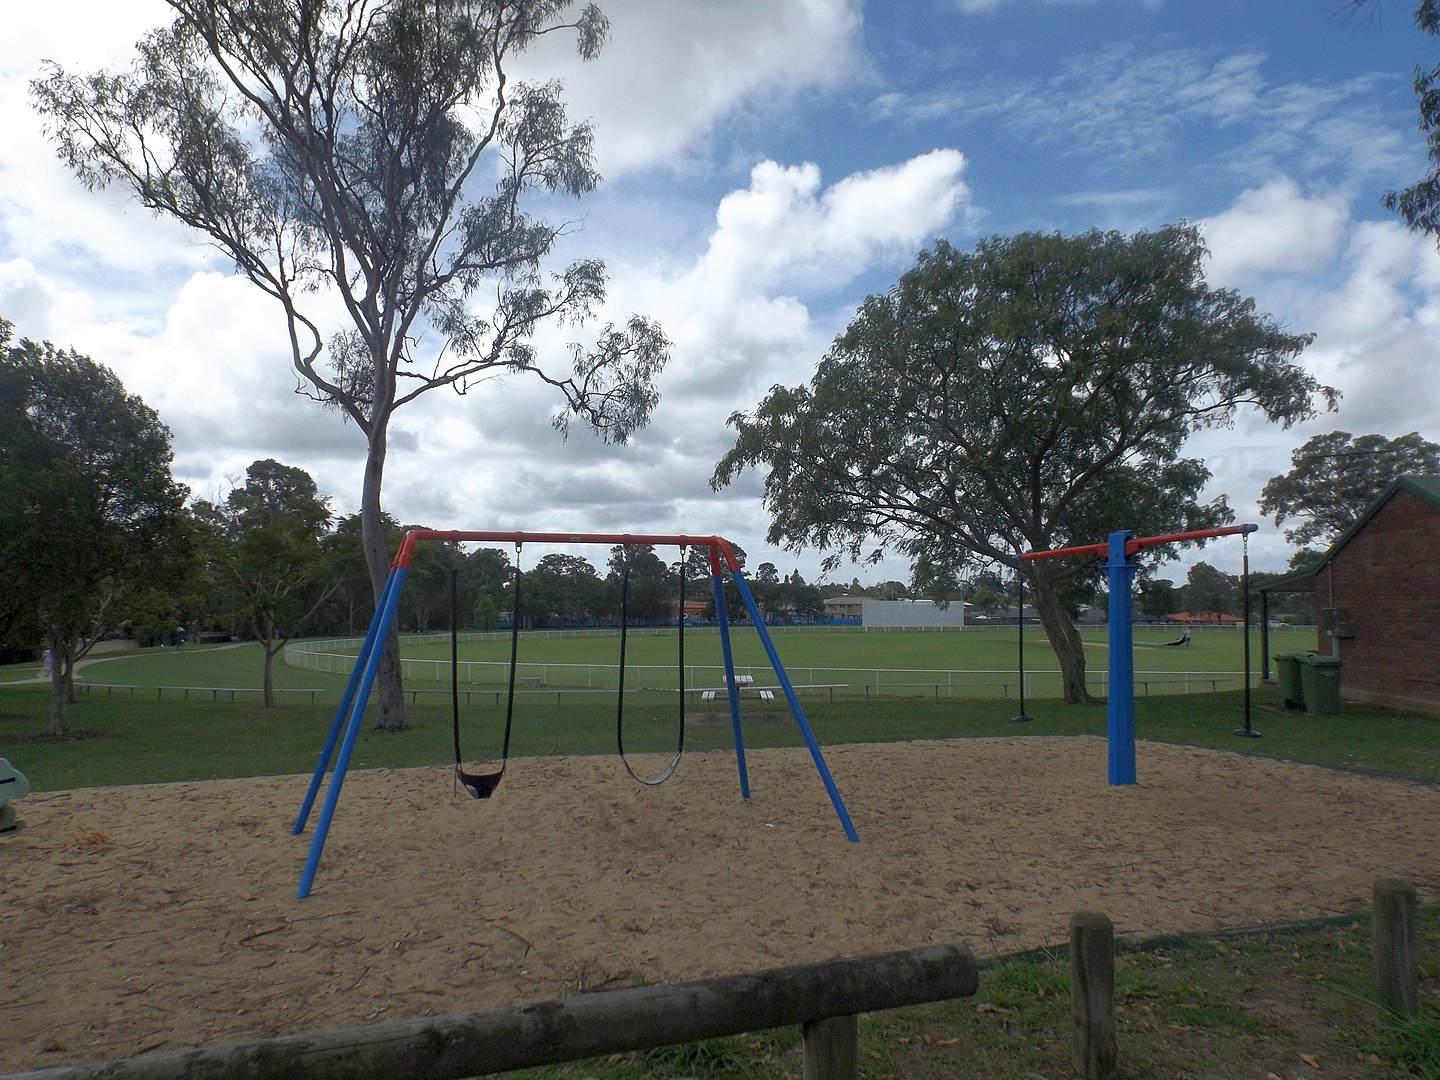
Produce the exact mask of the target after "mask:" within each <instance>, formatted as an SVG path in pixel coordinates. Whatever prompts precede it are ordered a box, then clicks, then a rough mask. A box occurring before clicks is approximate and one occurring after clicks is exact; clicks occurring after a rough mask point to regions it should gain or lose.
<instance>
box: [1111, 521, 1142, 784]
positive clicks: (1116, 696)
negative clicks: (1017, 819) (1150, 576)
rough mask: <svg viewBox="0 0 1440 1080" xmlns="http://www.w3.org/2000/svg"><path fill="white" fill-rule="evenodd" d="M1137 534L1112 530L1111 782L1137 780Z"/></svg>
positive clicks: (1120, 782)
mask: <svg viewBox="0 0 1440 1080" xmlns="http://www.w3.org/2000/svg"><path fill="white" fill-rule="evenodd" d="M1132 535H1133V534H1132V533H1131V532H1130V530H1129V529H1117V530H1116V531H1115V532H1112V533H1111V534H1110V541H1109V550H1110V558H1109V561H1108V562H1106V564H1105V573H1106V576H1107V577H1108V578H1109V581H1110V695H1109V703H1108V707H1107V718H1108V724H1107V727H1108V731H1107V735H1108V739H1107V741H1108V743H1109V753H1110V785H1111V786H1112V787H1123V786H1124V785H1126V784H1133V783H1135V657H1134V655H1133V653H1132V649H1133V647H1134V636H1135V635H1134V630H1133V627H1132V626H1131V625H1130V619H1131V615H1130V597H1131V589H1132V587H1133V586H1134V583H1135V568H1136V564H1135V562H1134V560H1132V559H1131V558H1130V557H1129V556H1128V555H1127V554H1126V553H1125V542H1126V541H1127V540H1129V539H1130V537H1131V536H1132Z"/></svg>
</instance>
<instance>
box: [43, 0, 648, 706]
mask: <svg viewBox="0 0 1440 1080" xmlns="http://www.w3.org/2000/svg"><path fill="white" fill-rule="evenodd" d="M167 3H168V4H169V6H170V8H171V9H172V10H173V11H174V20H173V21H172V22H171V23H170V24H169V25H168V26H163V27H160V28H158V29H156V30H154V31H152V32H151V33H150V34H149V35H148V36H146V37H145V38H144V39H143V40H142V41H140V42H139V43H138V44H137V46H136V58H135V61H134V64H133V66H132V67H131V68H130V69H129V70H127V71H121V72H101V73H98V74H76V73H71V72H67V71H64V70H62V69H61V68H59V67H58V66H56V65H54V64H51V65H50V66H49V67H48V69H47V71H46V73H45V74H44V76H43V77H42V78H40V79H37V80H35V81H34V82H33V83H32V84H31V95H32V98H33V100H34V102H35V105H36V107H37V108H38V109H39V111H40V113H41V115H42V116H43V117H44V119H45V122H46V124H47V131H48V134H49V136H50V138H51V139H52V140H53V142H54V143H55V145H56V147H57V150H58V152H59V154H60V156H61V158H62V159H63V160H64V161H65V162H66V163H67V164H68V165H69V167H70V168H71V170H72V171H73V172H74V173H75V174H76V176H77V177H79V179H80V180H81V181H82V182H83V183H85V184H86V185H87V186H89V187H91V188H101V187H105V186H108V185H112V184H114V185H119V186H121V187H123V188H126V189H128V190H129V191H130V193H131V194H132V195H133V196H134V197H135V198H136V199H138V200H139V201H140V203H141V204H143V205H144V206H146V207H148V208H149V209H151V210H153V211H155V212H156V213H157V214H160V215H163V216H167V217H171V218H174V219H176V220H178V221H181V222H183V223H184V224H186V225H188V226H190V227H191V228H193V229H195V230H196V231H198V232H199V233H200V234H201V235H202V236H204V237H206V238H207V239H208V240H209V241H210V242H211V243H213V244H214V245H215V246H216V247H218V248H219V249H220V250H221V251H222V252H224V253H225V255H227V256H228V257H229V258H231V259H232V260H233V261H234V263H235V266H236V267H237V269H238V271H239V272H240V273H241V274H242V275H243V276H244V277H246V278H247V279H248V280H249V281H250V282H252V283H253V284H254V285H255V286H257V287H258V288H260V289H261V290H262V291H263V292H265V293H266V294H267V295H269V296H270V297H272V298H274V300H275V301H277V303H278V304H279V306H280V309H281V311H282V312H283V316H284V321H283V324H282V325H283V327H284V331H285V340H286V341H287V343H288V352H289V362H290V371H291V373H292V375H293V376H294V377H295V379H296V383H297V389H298V391H299V392H300V393H302V394H305V395H307V396H309V397H312V398H314V399H315V400H317V401H318V402H321V403H322V404H323V405H324V406H326V407H329V408H333V409H336V410H338V411H340V412H341V413H342V414H343V415H344V416H345V418H346V419H348V420H349V421H350V422H353V423H354V424H355V426H356V427H357V428H358V429H359V431H360V432H361V433H362V434H363V435H364V437H365V440H366V458H365V468H364V477H363V483H362V492H361V501H360V506H361V511H360V512H361V517H362V521H363V526H364V528H363V534H364V545H365V555H366V560H367V563H368V567H369V572H370V579H371V588H372V591H373V593H374V595H375V596H376V597H378V596H379V595H380V593H381V591H382V590H383V586H384V581H385V577H386V574H387V571H388V565H389V552H388V550H387V549H386V546H385V542H384V528H383V521H382V512H381V487H382V481H383V478H384V472H385V460H386V451H387V447H388V432H389V426H390V422H391V419H392V418H393V416H394V414H395V412H396V410H398V409H400V408H401V407H403V406H405V405H407V404H409V403H410V402H412V401H414V400H415V399H416V398H418V397H419V396H420V395H422V394H425V393H428V392H429V391H432V390H436V389H442V388H449V389H452V390H454V391H455V392H457V393H461V394H463V393H465V392H466V391H467V390H469V389H471V388H473V387H475V386H476V385H477V384H481V383H484V382H486V381H488V380H490V379H493V378H496V377H499V376H505V375H515V376H522V375H523V376H530V377H534V378H537V379H539V380H540V381H542V382H543V383H545V384H547V385H548V386H550V387H551V388H553V390H554V391H555V392H556V393H557V395H558V398H557V404H558V408H557V411H556V412H555V414H554V416H553V418H552V419H553V422H554V424H555V426H556V427H557V428H558V429H560V430H561V431H562V432H563V431H566V430H567V429H568V426H569V425H570V423H571V422H572V421H573V420H577V419H578V420H579V421H581V422H582V424H584V425H586V426H588V427H590V428H591V429H593V430H594V431H596V432H597V433H598V434H599V435H600V436H601V437H603V438H604V439H606V440H607V441H617V442H618V441H623V440H624V439H626V438H627V437H628V436H629V434H630V433H631V432H633V431H634V430H635V429H637V428H639V427H640V426H642V425H644V424H645V423H646V422H647V421H648V418H649V415H650V412H651V410H652V409H653V407H654V404H655V401H656V393H655V390H654V380H655V377H656V375H657V374H658V372H659V371H660V369H661V367H662V366H663V364H664V362H665V360H666V359H667V356H668V347H669V346H668V342H667V341H666V340H665V338H664V335H663V334H662V332H661V331H660V329H659V328H658V327H657V326H656V325H655V324H653V323H652V322H650V321H648V320H647V319H645V318H642V317H640V316H631V317H630V318H629V319H628V320H625V321H624V322H623V323H622V324H621V325H616V324H613V323H606V324H605V325H603V326H601V327H599V328H598V333H597V334H595V335H594V338H593V340H592V341H590V342H589V343H588V344H582V343H574V344H572V345H571V346H570V347H569V364H568V368H566V367H565V366H564V365H553V364H551V363H550V361H549V360H548V359H542V358H541V356H540V355H539V351H538V349H537V346H536V344H535V334H536V331H537V329H538V328H539V327H540V326H542V325H543V324H546V323H552V322H553V323H558V324H561V325H564V326H570V327H577V326H578V325H580V324H582V323H585V322H587V321H589V320H591V319H592V318H593V317H594V314H595V312H596V310H597V308H598V307H599V305H600V304H601V303H602V301H603V300H604V298H605V283H606V275H605V268H604V265H603V263H602V262H601V261H600V260H598V259H593V258H587V259H581V260H579V261H576V262H573V263H571V264H570V265H568V266H565V267H563V268H561V269H559V270H558V271H555V272H553V273H552V272H550V271H549V270H548V263H549V260H550V257H551V256H552V253H553V251H554V248H555V246H556V242H557V240H559V238H560V237H561V236H562V234H563V233H564V232H565V230H566V223H565V222H563V221H547V220H544V219H542V218H541V217H537V216H534V215H533V214H532V213H531V212H530V208H531V207H532V206H533V205H534V203H535V200H536V199H537V198H539V199H541V200H544V199H548V198H550V197H551V196H555V195H563V196H574V197H579V196H582V195H584V194H586V193H588V192H590V191H591V190H593V189H594V188H595V186H596V184H597V183H598V182H599V179H600V178H599V176H598V175H597V173H596V170H595V167H594V162H593V153H592V147H593V133H592V131H591V128H590V126H589V125H588V124H584V123H579V124H574V123H571V122H570V120H569V119H568V118H567V116H566V111H565V106H564V103H563V101H562V97H561V88H560V86H559V84H558V83H554V82H548V83H525V82H520V81H515V80H512V78H511V71H512V68H513V66H514V63H515V61H516V58H517V56H519V55H520V54H522V53H524V52H525V51H526V50H527V49H529V48H531V47H532V46H533V45H534V44H535V43H536V42H537V41H539V40H540V39H542V38H544V37H546V36H549V35H557V34H570V35H573V36H574V39H575V41H576V44H577V48H578V50H579V53H580V55H581V56H582V57H583V58H585V59H591V58H593V57H595V56H596V55H597V54H598V52H599V50H600V47H601V45H602V43H603V41H604V39H605V37H606V36H607V34H608V29H609V27H608V22H607V21H606V19H605V17H604V15H603V14H601V12H600V11H599V9H598V8H596V7H595V6H593V5H589V4H587V5H585V6H583V7H581V8H580V9H579V10H578V11H576V12H573V13H572V12H571V8H572V6H573V5H572V3H571V2H570V0H167ZM572 14H573V17H572ZM482 297H484V300H483V303H482V302H481V298H482ZM337 310H338V311H339V312H342V313H343V314H341V315H338V316H337V315H335V312H336V311H337ZM378 722H379V725H380V726H381V727H400V726H403V725H404V705H403V697H402V693H401V688H400V675H399V662H398V648H397V646H396V639H395V637H394V635H393V634H392V636H391V639H390V643H389V647H388V648H387V650H386V653H385V660H384V662H383V663H382V668H381V695H380V709H379V721H378Z"/></svg>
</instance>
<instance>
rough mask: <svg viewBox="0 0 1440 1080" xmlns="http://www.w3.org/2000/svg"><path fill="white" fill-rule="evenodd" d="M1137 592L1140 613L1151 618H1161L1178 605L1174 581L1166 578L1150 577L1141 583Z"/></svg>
mask: <svg viewBox="0 0 1440 1080" xmlns="http://www.w3.org/2000/svg"><path fill="white" fill-rule="evenodd" d="M1137 594H1138V595H1137V597H1136V602H1137V605H1138V606H1139V608H1140V613H1141V614H1142V615H1145V616H1147V617H1149V618H1152V619H1159V618H1163V617H1164V616H1166V615H1169V614H1171V613H1173V612H1174V611H1175V609H1176V608H1177V607H1178V606H1179V598H1178V597H1177V596H1176V595H1175V583H1174V582H1173V581H1170V580H1169V579H1168V578H1150V579H1149V580H1147V581H1145V582H1143V583H1141V585H1140V588H1139V589H1138V590H1137Z"/></svg>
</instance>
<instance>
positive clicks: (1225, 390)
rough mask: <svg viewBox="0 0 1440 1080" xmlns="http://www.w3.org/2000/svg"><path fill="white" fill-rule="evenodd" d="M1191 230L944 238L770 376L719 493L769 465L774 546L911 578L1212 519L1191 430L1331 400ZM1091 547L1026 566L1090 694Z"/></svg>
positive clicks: (724, 467) (1078, 682)
mask: <svg viewBox="0 0 1440 1080" xmlns="http://www.w3.org/2000/svg"><path fill="white" fill-rule="evenodd" d="M1204 259H1205V249H1204V246H1203V244H1202V242H1201V239H1200V235H1199V233H1198V232H1197V230H1195V229H1194V228H1192V227H1190V226H1185V225H1179V226H1170V227H1166V228H1162V229H1159V230H1157V231H1155V232H1141V233H1136V234H1134V235H1132V236H1125V235H1121V234H1119V233H1113V232H1110V233H1105V232H1099V231H1092V232H1089V233H1086V234H1082V235H1078V236H1062V235H1059V234H1055V235H1041V234H1033V233H1032V234H1023V235H1019V236H1015V237H995V238H993V239H989V240H985V241H982V242H981V243H979V244H978V245H977V246H976V248H975V250H974V252H962V251H959V250H957V249H956V248H954V247H952V246H951V245H950V244H948V243H946V242H944V241H939V242H937V243H936V245H935V247H934V249H933V250H931V251H926V252H923V253H921V255H920V257H919V260H918V262H917V264H916V266H915V267H914V268H913V269H911V270H909V271H908V272H907V273H905V274H904V275H903V276H902V277H901V279H900V281H899V283H898V284H897V285H896V286H895V287H894V288H893V289H892V290H891V291H889V292H887V293H883V294H880V295H875V296H871V297H869V298H868V299H867V300H866V301H865V302H864V304H862V305H861V307H860V310H859V312H858V313H857V314H856V316H855V318H854V320H853V321H852V322H851V324H850V326H849V328H848V329H847V330H846V331H845V332H844V333H842V334H841V335H840V336H839V337H837V338H836V340H835V342H834V343H833V344H832V346H831V347H830V350H829V352H828V353H827V354H826V355H825V357H824V358H823V359H822V360H821V362H820V364H819V367H818V368H817V370H816V372H815V375H814V377H813V378H812V379H811V381H810V383H809V384H808V385H802V386H795V387H786V386H776V387H774V388H773V389H772V390H771V391H770V393H769V394H768V395H767V396H766V397H765V398H764V400H762V401H761V402H760V403H759V405H758V406H756V408H755V410H754V411H753V412H749V413H743V412H741V413H736V414H734V415H733V416H731V417H730V423H731V424H732V425H733V426H734V427H735V428H736V430H737V432H738V437H737V439H736V442H735V445H734V447H733V448H732V449H731V450H730V452H729V453H727V454H726V455H725V456H724V457H723V458H722V459H721V460H720V462H719V463H718V464H717V466H716V469H715V474H714V477H713V478H712V484H713V485H714V486H715V487H717V488H719V487H724V486H725V485H727V484H729V483H731V482H732V481H733V480H735V478H736V477H737V476H738V475H739V474H740V473H741V472H743V471H744V470H746V469H750V468H756V469H765V470H766V472H765V479H764V496H763V497H764V501H765V505H766V507H767V509H768V510H769V512H770V515H771V524H770V530H769V540H770V542H771V543H774V544H783V545H785V546H787V547H791V548H799V547H802V546H813V547H818V548H821V549H828V550H830V552H831V554H830V556H829V557H828V565H829V567H831V568H833V566H834V565H836V564H837V563H838V561H839V560H840V559H841V558H843V557H844V556H846V555H848V556H849V557H851V558H859V557H861V556H862V555H863V554H864V552H865V551H866V550H867V549H869V548H871V547H872V546H873V545H879V548H880V549H883V548H884V547H886V546H893V547H894V548H896V549H897V550H899V551H900V552H902V553H903V554H905V555H907V556H909V557H910V558H911V560H912V562H913V566H914V572H915V577H916V579H917V583H924V582H926V581H929V580H931V579H934V578H940V579H942V580H956V581H958V580H961V579H963V577H964V572H965V571H966V569H967V564H972V563H977V564H981V565H983V564H991V563H1013V561H1014V559H1015V557H1016V556H1017V555H1018V554H1019V553H1021V552H1024V551H1027V550H1041V549H1050V548H1056V547H1061V546H1065V545H1069V544H1078V543H1095V542H1097V541H1100V540H1103V539H1104V537H1105V536H1106V534H1107V533H1108V532H1110V531H1111V530H1113V529H1116V528H1121V527H1129V528H1132V529H1134V530H1135V531H1136V532H1137V534H1147V533H1149V534H1155V533H1167V532H1177V531H1182V530H1188V529H1197V528H1204V527H1210V526H1215V525H1219V524H1223V523H1225V522H1227V521H1229V520H1231V518H1232V516H1233V515H1232V514H1231V511H1230V508H1229V506H1228V505H1227V503H1226V500H1225V499H1224V497H1223V496H1221V497H1218V498H1216V499H1214V500H1212V501H1210V502H1201V501H1200V499H1199V495H1200V492H1201V491H1202V489H1203V488H1204V486H1205V484H1206V482H1207V481H1208V480H1209V478H1210V472H1209V470H1208V469H1207V468H1206V467H1205V463H1204V462H1203V461H1200V460H1198V459H1195V458H1186V457H1183V456H1182V454H1181V451H1182V448H1183V446H1184V443H1185V440H1186V438H1187V437H1188V436H1189V435H1190V434H1191V432H1193V431H1195V430H1197V429H1199V428H1207V427H1216V426H1224V425H1226V424H1229V423H1230V422H1231V421H1232V418H1233V417H1234V415H1235V413H1236V411H1237V410H1238V409H1239V408H1241V407H1242V406H1253V407H1255V408H1257V409H1258V410H1259V411H1260V412H1261V413H1262V414H1263V415H1264V416H1265V417H1267V418H1268V419H1270V420H1271V421H1273V422H1276V423H1279V424H1282V425H1285V426H1288V425H1290V424H1292V423H1295V422H1297V421H1299V420H1303V419H1306V418H1308V417H1310V416H1311V415H1313V414H1314V413H1315V411H1316V409H1315V406H1314V404H1313V402H1314V399H1315V397H1316V396H1317V395H1318V396H1320V397H1322V398H1323V399H1324V400H1325V401H1326V402H1327V403H1329V404H1330V405H1332V406H1333V404H1334V401H1335V397H1336V394H1335V391H1334V390H1333V389H1332V388H1330V387H1327V386H1322V385H1321V384H1319V383H1318V382H1317V381H1316V380H1315V379H1314V378H1313V377H1311V376H1310V375H1309V374H1308V373H1306V372H1305V371H1304V369H1303V368H1301V367H1300V366H1299V365H1297V364H1296V363H1295V362H1294V358H1295V357H1296V356H1298V355H1299V353H1300V352H1301V351H1302V350H1303V349H1304V348H1305V346H1306V345H1307V344H1308V343H1309V342H1310V337H1309V336H1308V335H1305V334H1288V333H1285V332H1283V331H1281V330H1280V329H1279V328H1278V327H1277V326H1276V325H1275V323H1274V321H1273V320H1272V319H1271V318H1270V317H1269V316H1267V315H1262V314H1259V313H1257V312H1256V310H1255V304H1254V302H1253V301H1252V300H1250V299H1247V298H1245V297H1242V296H1240V295H1238V294H1237V293H1234V292H1231V291H1227V290H1222V289H1213V288H1210V287H1208V286H1207V285H1206V283H1205V278H1204ZM1094 570H1095V566H1094V561H1093V560H1084V559H1047V560H1041V561H1036V562H1026V563H1024V564H1023V569H1022V570H1021V573H1022V574H1023V575H1024V578H1025V582H1026V584H1027V585H1028V586H1029V587H1030V588H1029V591H1028V592H1029V597H1032V598H1033V602H1034V604H1035V606H1036V609H1037V611H1038V613H1039V616H1040V620H1041V623H1042V624H1043V626H1044V628H1045V630H1046V633H1047V635H1048V636H1049V638H1050V642H1051V644H1052V646H1053V647H1054V649H1055V652H1056V655H1057V657H1058V659H1059V661H1060V666H1061V672H1062V676H1063V681H1064V688H1065V698H1066V700H1067V701H1082V700H1087V699H1088V697H1089V695H1088V692H1087V691H1086V689H1085V658H1084V653H1083V651H1082V648H1081V644H1080V639H1079V635H1078V633H1077V631H1076V630H1075V626H1074V624H1073V621H1072V614H1073V612H1072V610H1071V607H1072V603H1073V600H1074V598H1075V597H1077V596H1080V595H1082V594H1083V593H1084V591H1085V589H1084V586H1085V584H1086V582H1085V581H1084V578H1085V577H1086V576H1087V575H1090V576H1092V577H1093V574H1094Z"/></svg>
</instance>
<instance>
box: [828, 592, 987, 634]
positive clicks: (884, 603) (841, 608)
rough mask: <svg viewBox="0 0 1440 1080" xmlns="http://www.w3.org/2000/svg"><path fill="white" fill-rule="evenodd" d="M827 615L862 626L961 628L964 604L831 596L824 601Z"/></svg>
mask: <svg viewBox="0 0 1440 1080" xmlns="http://www.w3.org/2000/svg"><path fill="white" fill-rule="evenodd" d="M825 612H826V614H828V615H836V616H840V617H847V616H848V617H850V618H854V617H855V616H856V615H859V616H860V625H861V626H870V627H896V626H944V627H950V628H952V629H964V627H965V605H964V604H963V603H961V602H960V601H959V600H953V601H951V602H950V603H949V604H947V605H946V606H944V607H941V606H940V605H939V604H937V603H935V601H933V600H871V599H868V598H867V597H863V596H834V597H831V598H830V599H829V600H826V601H825Z"/></svg>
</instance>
